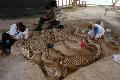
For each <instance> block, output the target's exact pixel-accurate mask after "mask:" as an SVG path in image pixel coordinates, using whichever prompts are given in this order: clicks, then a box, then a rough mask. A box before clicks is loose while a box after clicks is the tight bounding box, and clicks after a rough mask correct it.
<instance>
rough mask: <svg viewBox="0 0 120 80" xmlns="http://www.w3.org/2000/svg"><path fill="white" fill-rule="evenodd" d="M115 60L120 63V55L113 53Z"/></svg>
mask: <svg viewBox="0 0 120 80" xmlns="http://www.w3.org/2000/svg"><path fill="white" fill-rule="evenodd" d="M113 60H114V61H116V62H118V63H120V55H115V54H113Z"/></svg>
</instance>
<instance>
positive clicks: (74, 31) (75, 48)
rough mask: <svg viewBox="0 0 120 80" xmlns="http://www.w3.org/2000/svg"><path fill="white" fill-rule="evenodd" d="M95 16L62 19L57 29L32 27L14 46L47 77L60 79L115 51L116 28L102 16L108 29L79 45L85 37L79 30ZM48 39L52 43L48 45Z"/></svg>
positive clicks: (116, 40)
mask: <svg viewBox="0 0 120 80" xmlns="http://www.w3.org/2000/svg"><path fill="white" fill-rule="evenodd" d="M96 20H101V19H81V20H69V21H63V22H62V24H63V25H64V29H62V30H61V31H60V30H57V29H52V30H45V31H44V30H43V31H42V32H38V31H32V32H30V36H29V39H28V40H26V41H19V42H16V44H15V45H14V46H16V45H17V46H18V48H19V49H20V51H21V53H22V54H23V55H24V56H25V57H26V58H27V59H30V60H32V61H33V62H35V63H36V64H38V65H39V66H40V68H41V69H42V71H43V73H44V74H45V76H46V78H47V80H62V79H64V78H65V77H66V76H68V75H70V74H71V73H73V72H75V71H76V70H78V69H79V68H82V67H85V66H89V65H90V64H92V63H95V62H96V61H98V60H100V59H101V58H103V57H106V56H109V55H112V54H114V53H117V52H118V51H119V34H118V33H117V32H119V29H118V28H116V27H115V26H113V25H111V24H109V23H107V22H106V21H104V20H101V21H102V22H103V27H104V28H105V30H106V29H110V30H111V31H110V32H109V31H108V32H106V33H105V35H104V39H101V40H100V41H98V42H97V43H96V44H92V43H91V45H88V46H87V47H85V48H81V47H80V42H81V41H82V40H83V39H84V38H85V37H84V36H85V35H84V34H83V31H85V30H86V29H87V26H88V25H89V22H95V21H96ZM108 34H109V35H108ZM48 43H52V44H54V46H53V47H49V48H48V46H47V44H48ZM96 45H97V46H96Z"/></svg>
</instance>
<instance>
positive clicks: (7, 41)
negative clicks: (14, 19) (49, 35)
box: [2, 22, 28, 55]
mask: <svg viewBox="0 0 120 80" xmlns="http://www.w3.org/2000/svg"><path fill="white" fill-rule="evenodd" d="M27 37H28V28H26V26H25V25H24V24H23V23H22V22H18V23H16V24H13V25H12V26H11V27H10V30H9V31H7V32H4V33H3V34H2V52H3V54H4V55H9V54H10V50H11V46H12V45H13V44H14V43H15V42H16V41H17V40H19V39H27Z"/></svg>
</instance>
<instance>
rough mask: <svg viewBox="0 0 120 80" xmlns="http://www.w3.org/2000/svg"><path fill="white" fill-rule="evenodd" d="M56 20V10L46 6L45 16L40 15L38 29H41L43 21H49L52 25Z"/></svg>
mask: <svg viewBox="0 0 120 80" xmlns="http://www.w3.org/2000/svg"><path fill="white" fill-rule="evenodd" d="M55 20H56V14H55V11H54V10H53V9H52V7H50V6H48V7H46V10H45V15H44V17H40V20H39V24H38V27H37V29H36V30H39V31H41V30H42V24H43V23H49V24H50V26H51V25H52V24H53V23H54V21H55Z"/></svg>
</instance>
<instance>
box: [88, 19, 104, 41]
mask: <svg viewBox="0 0 120 80" xmlns="http://www.w3.org/2000/svg"><path fill="white" fill-rule="evenodd" d="M104 33H105V30H104V28H103V27H102V26H101V21H97V22H96V24H92V23H90V25H89V26H88V35H89V37H90V38H91V39H92V40H95V39H99V38H102V36H103V35H104Z"/></svg>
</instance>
